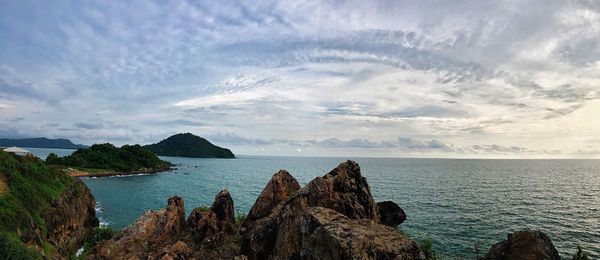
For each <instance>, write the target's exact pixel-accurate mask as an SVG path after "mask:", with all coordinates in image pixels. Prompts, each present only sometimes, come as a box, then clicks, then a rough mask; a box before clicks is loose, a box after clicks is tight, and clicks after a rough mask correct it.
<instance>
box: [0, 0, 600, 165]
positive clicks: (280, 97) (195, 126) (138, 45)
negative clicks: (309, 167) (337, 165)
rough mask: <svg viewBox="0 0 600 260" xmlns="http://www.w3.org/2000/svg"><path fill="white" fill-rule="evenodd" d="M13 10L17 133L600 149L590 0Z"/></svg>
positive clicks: (327, 145) (4, 10) (356, 146)
mask: <svg viewBox="0 0 600 260" xmlns="http://www.w3.org/2000/svg"><path fill="white" fill-rule="evenodd" d="M0 14H1V15H0V34H1V35H3V36H4V37H2V39H0V120H1V121H2V122H5V123H4V124H5V125H6V126H4V125H3V127H2V128H3V129H4V130H3V132H0V133H1V134H2V135H5V136H60V137H68V138H73V139H75V141H76V142H80V143H92V142H98V141H113V142H121V143H125V142H129V143H134V142H148V141H150V142H152V141H156V140H152V139H154V138H158V139H160V138H161V137H164V136H165V135H168V134H171V133H176V132H188V131H189V132H194V133H197V134H199V135H205V136H211V137H213V138H214V140H216V141H217V142H223V143H227V144H231V145H235V146H238V147H237V148H238V149H239V150H240V151H241V152H242V153H244V152H246V153H263V151H257V150H256V149H255V148H254V147H255V146H260V145H273V146H277V147H280V148H281V150H278V152H277V153H278V154H280V153H286V151H287V153H291V154H295V151H296V150H295V149H297V148H298V147H303V148H304V149H307V148H308V149H310V147H316V148H318V149H322V150H323V151H325V150H327V149H330V150H336V149H345V148H348V149H353V150H357V151H363V152H364V153H365V154H367V153H371V152H372V150H381V151H382V152H381V153H379V154H382V155H397V156H401V155H403V154H406V153H431V152H435V153H445V154H450V155H451V154H454V155H462V154H465V153H470V154H482V155H485V154H513V155H517V154H539V155H540V156H546V155H549V154H550V155H551V154H556V152H555V151H556V150H558V149H560V150H564V151H561V153H562V154H578V151H579V150H582V151H584V150H585V151H588V150H595V149H596V148H586V147H587V146H588V145H589V141H588V140H589V137H590V136H593V135H595V134H596V133H597V126H598V124H599V123H600V122H599V121H598V119H597V116H594V115H595V113H596V112H597V111H598V110H597V109H598V108H600V103H599V102H600V101H599V99H600V91H599V88H600V80H599V79H600V62H599V61H600V48H599V47H598V46H600V44H599V40H598V39H599V38H600V37H599V35H600V25H599V24H600V9H599V8H597V6H596V5H594V4H591V3H590V2H589V1H572V2H565V1H542V0H529V1H471V0H461V1H452V2H439V1H422V2H419V3H418V4H417V3H414V2H410V1H395V2H394V1H392V2H390V1H374V2H369V3H366V2H364V1H343V2H339V1H331V2H302V1H301V2H298V1H286V0H282V1H260V2H257V3H253V4H248V3H244V2H238V1H234V2H228V3H216V2H206V1H196V2H189V1H168V2H165V1H133V2H122V1H115V2H61V3H31V2H28V1H25V2H18V3H17V2H14V1H3V2H1V3H0ZM19 118H23V119H21V120H17V119H19ZM59 123H60V125H58V124H59ZM219 133H228V134H219ZM240 136H244V137H247V138H249V139H245V138H242V137H240ZM398 136H402V137H401V138H400V139H398ZM311 140H312V141H311ZM548 140H555V141H553V142H550V141H548ZM515 144H518V145H516V146H515ZM593 145H596V146H595V147H598V146H600V143H598V142H595V143H593ZM282 151H283V152H282ZM385 151H387V153H386V152H385ZM548 151H549V152H548ZM268 152H269V151H265V152H264V153H268ZM323 154H326V152H323ZM579 154H581V153H579ZM586 156H587V155H586Z"/></svg>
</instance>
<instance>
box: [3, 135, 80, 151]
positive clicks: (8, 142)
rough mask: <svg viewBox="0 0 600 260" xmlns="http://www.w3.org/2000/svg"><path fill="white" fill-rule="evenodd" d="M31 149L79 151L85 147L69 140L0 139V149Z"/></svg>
mask: <svg viewBox="0 0 600 260" xmlns="http://www.w3.org/2000/svg"><path fill="white" fill-rule="evenodd" d="M10 146H20V147H33V148H61V149H79V148H86V147H87V146H85V145H81V144H74V143H73V142H71V140H69V139H64V138H59V139H49V138H45V137H39V138H25V139H8V138H0V147H10Z"/></svg>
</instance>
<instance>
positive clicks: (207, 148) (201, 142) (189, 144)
mask: <svg viewBox="0 0 600 260" xmlns="http://www.w3.org/2000/svg"><path fill="white" fill-rule="evenodd" d="M144 148H146V149H148V150H150V151H152V152H154V153H156V154H157V155H162V156H177V157H192V158H235V155H234V154H233V153H232V152H231V150H229V149H227V148H223V147H219V146H216V145H214V144H212V143H211V142H209V141H208V140H206V139H204V138H202V137H199V136H196V135H193V134H191V133H185V134H176V135H173V136H170V137H169V138H167V139H164V140H162V141H160V142H158V143H156V144H150V145H145V146H144Z"/></svg>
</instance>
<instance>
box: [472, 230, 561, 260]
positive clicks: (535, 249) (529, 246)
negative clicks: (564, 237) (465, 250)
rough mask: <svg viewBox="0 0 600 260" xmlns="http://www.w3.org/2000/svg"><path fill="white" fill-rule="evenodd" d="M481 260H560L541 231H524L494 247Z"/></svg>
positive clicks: (509, 235)
mask: <svg viewBox="0 0 600 260" xmlns="http://www.w3.org/2000/svg"><path fill="white" fill-rule="evenodd" d="M480 259H481V260H534V259H535V260H560V256H559V255H558V251H556V248H555V247H554V245H553V244H552V241H550V238H548V236H546V234H544V233H542V232H541V231H532V230H524V231H518V232H515V233H512V234H508V238H507V239H506V240H504V241H502V242H500V243H497V244H495V245H493V246H492V248H491V249H490V251H488V253H487V254H486V255H485V256H484V257H482V258H480Z"/></svg>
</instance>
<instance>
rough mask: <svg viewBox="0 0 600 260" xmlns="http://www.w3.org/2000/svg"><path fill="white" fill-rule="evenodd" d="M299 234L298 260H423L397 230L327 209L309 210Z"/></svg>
mask: <svg viewBox="0 0 600 260" xmlns="http://www.w3.org/2000/svg"><path fill="white" fill-rule="evenodd" d="M300 230H301V241H302V249H301V251H300V258H301V259H336V260H337V259H339V260H342V259H425V256H424V255H423V253H422V252H421V250H420V249H419V247H418V246H417V244H416V243H415V242H414V241H411V240H410V239H408V238H406V237H405V236H404V235H402V234H401V233H400V232H398V230H396V229H394V228H391V227H388V226H384V225H380V224H378V223H376V222H375V221H373V220H370V219H349V218H348V217H346V216H344V215H342V214H340V213H339V212H337V211H335V210H331V209H327V208H322V207H313V208H309V209H308V210H307V211H306V213H305V214H304V216H303V218H302V226H301V229H300Z"/></svg>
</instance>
